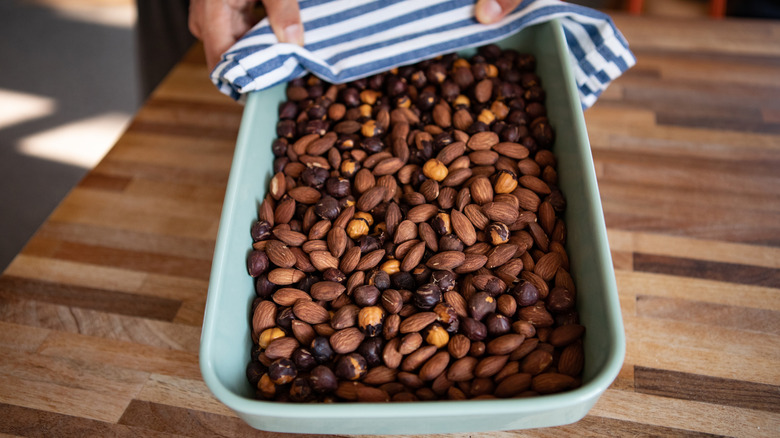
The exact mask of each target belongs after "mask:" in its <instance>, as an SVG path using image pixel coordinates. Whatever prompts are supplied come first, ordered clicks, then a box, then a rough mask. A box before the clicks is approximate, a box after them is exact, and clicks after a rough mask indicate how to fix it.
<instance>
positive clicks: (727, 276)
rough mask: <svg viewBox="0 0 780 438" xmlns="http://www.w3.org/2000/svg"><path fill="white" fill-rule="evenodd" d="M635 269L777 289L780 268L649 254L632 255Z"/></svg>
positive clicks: (779, 285) (779, 284)
mask: <svg viewBox="0 0 780 438" xmlns="http://www.w3.org/2000/svg"><path fill="white" fill-rule="evenodd" d="M634 270H635V271H641V272H653V273H656V274H667V275H677V276H682V277H694V278H706V279H710V280H716V281H722V282H727V283H740V284H749V285H754V286H763V287H771V288H780V269H772V268H764V267H761V266H750V265H742V264H737V263H722V262H712V261H704V260H695V259H688V258H683V257H670V256H660V255H652V254H642V253H635V254H634Z"/></svg>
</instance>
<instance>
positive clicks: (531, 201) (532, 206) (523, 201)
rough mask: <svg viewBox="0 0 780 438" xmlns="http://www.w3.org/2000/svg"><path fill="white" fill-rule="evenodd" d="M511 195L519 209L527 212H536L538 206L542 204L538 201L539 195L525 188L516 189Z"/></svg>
mask: <svg viewBox="0 0 780 438" xmlns="http://www.w3.org/2000/svg"><path fill="white" fill-rule="evenodd" d="M512 194H513V195H514V196H515V198H517V200H518V203H519V204H520V208H522V209H523V210H528V211H534V212H535V211H537V210H538V209H539V204H540V203H541V202H542V201H541V200H540V199H539V195H537V194H536V193H534V192H533V191H531V190H528V189H526V188H522V187H518V188H516V189H515V190H514V191H513V192H512Z"/></svg>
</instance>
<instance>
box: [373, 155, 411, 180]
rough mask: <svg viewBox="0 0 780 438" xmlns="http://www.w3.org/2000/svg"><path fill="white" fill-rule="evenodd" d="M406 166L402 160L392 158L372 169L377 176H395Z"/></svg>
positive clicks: (384, 160)
mask: <svg viewBox="0 0 780 438" xmlns="http://www.w3.org/2000/svg"><path fill="white" fill-rule="evenodd" d="M404 164H406V163H405V162H404V161H403V160H402V159H401V158H398V157H390V158H385V159H383V160H382V161H380V162H378V163H377V164H376V166H374V168H373V169H372V172H373V174H374V175H376V176H383V175H393V174H395V173H396V172H398V171H399V170H400V169H401V168H402V167H403V166H404Z"/></svg>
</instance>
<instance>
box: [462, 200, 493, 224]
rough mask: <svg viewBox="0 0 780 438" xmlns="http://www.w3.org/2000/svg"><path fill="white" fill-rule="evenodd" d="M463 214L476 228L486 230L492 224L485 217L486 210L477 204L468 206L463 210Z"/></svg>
mask: <svg viewBox="0 0 780 438" xmlns="http://www.w3.org/2000/svg"><path fill="white" fill-rule="evenodd" d="M463 214H465V215H466V217H467V218H468V219H469V220H470V221H471V223H472V224H473V225H474V227H475V228H477V229H479V230H483V229H485V227H486V226H488V224H489V223H490V219H489V218H488V217H487V215H485V212H484V210H483V209H482V207H480V206H479V205H477V204H468V205H466V206H465V207H464V208H463Z"/></svg>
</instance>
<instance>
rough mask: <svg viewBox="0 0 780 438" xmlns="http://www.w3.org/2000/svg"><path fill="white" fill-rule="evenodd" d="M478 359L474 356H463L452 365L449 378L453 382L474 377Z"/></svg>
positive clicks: (448, 372) (464, 380)
mask: <svg viewBox="0 0 780 438" xmlns="http://www.w3.org/2000/svg"><path fill="white" fill-rule="evenodd" d="M477 362H478V359H477V358H476V357H472V356H465V357H461V358H460V359H458V360H456V361H455V362H453V363H452V365H450V369H449V370H447V378H448V379H450V380H452V381H453V382H466V381H470V380H473V379H474V368H475V367H476V366H477Z"/></svg>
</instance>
